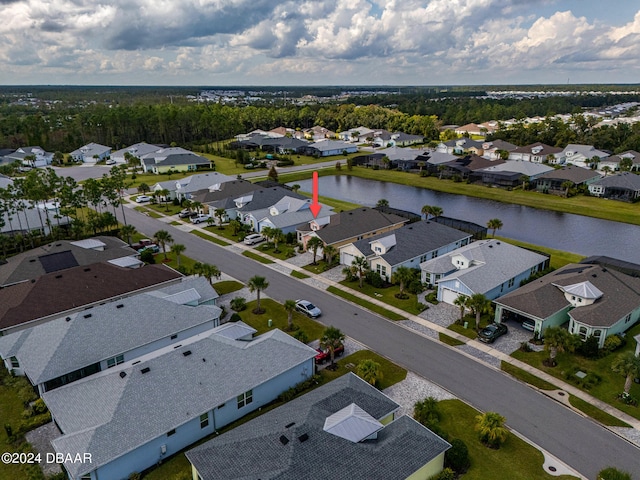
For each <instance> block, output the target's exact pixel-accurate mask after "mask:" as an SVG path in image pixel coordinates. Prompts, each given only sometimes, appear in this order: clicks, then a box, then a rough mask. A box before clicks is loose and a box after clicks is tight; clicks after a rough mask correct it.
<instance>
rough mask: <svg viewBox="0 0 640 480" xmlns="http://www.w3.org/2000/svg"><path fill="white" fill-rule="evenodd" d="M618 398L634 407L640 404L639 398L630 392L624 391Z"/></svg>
mask: <svg viewBox="0 0 640 480" xmlns="http://www.w3.org/2000/svg"><path fill="white" fill-rule="evenodd" d="M618 400H620V401H621V402H622V403H624V404H625V405H632V406H634V407H637V406H638V399H637V398H636V397H634V396H633V395H631V394H629V393H625V392H622V393H621V394H620V395H618Z"/></svg>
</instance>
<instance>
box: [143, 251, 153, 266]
mask: <svg viewBox="0 0 640 480" xmlns="http://www.w3.org/2000/svg"><path fill="white" fill-rule="evenodd" d="M140 260H142V261H143V262H144V263H148V264H151V265H152V264H154V263H156V258H155V257H154V256H153V252H152V251H151V250H144V251H143V252H142V253H141V254H140Z"/></svg>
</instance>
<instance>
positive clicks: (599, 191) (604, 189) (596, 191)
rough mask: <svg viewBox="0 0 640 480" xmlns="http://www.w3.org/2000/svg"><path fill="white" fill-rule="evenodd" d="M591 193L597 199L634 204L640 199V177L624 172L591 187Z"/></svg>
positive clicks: (592, 184) (603, 179)
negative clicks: (602, 198)
mask: <svg viewBox="0 0 640 480" xmlns="http://www.w3.org/2000/svg"><path fill="white" fill-rule="evenodd" d="M589 193H590V194H591V195H594V196H596V197H604V198H609V199H612V200H623V201H625V202H633V201H635V200H637V199H638V198H640V175H636V174H635V173H631V172H622V173H620V174H618V175H611V176H608V177H604V178H601V179H600V180H596V181H595V182H593V183H591V184H590V185H589Z"/></svg>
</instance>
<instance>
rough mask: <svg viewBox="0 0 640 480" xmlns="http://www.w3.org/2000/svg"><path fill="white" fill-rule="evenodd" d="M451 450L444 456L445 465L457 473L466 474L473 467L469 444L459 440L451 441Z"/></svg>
mask: <svg viewBox="0 0 640 480" xmlns="http://www.w3.org/2000/svg"><path fill="white" fill-rule="evenodd" d="M450 443H451V448H450V449H449V450H447V452H446V453H445V454H444V464H445V465H446V466H447V467H449V468H451V469H453V470H454V471H455V472H456V473H464V472H466V471H467V470H468V469H469V467H470V466H471V460H470V459H469V449H468V448H467V444H466V443H464V442H463V441H462V440H460V439H459V438H454V439H453V440H451V442H450Z"/></svg>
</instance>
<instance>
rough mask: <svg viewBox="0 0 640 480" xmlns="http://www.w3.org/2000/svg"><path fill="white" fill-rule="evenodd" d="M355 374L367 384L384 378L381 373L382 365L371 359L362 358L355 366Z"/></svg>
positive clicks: (375, 382)
mask: <svg viewBox="0 0 640 480" xmlns="http://www.w3.org/2000/svg"><path fill="white" fill-rule="evenodd" d="M356 373H357V375H358V376H359V377H360V378H362V379H363V380H364V381H365V382H367V383H368V384H369V385H373V386H375V385H376V384H377V383H378V382H379V381H380V380H382V379H383V378H384V374H383V373H382V366H381V365H380V364H379V363H378V362H375V361H373V360H371V359H369V358H368V359H365V360H362V361H361V362H360V363H359V364H358V366H357V368H356Z"/></svg>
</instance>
